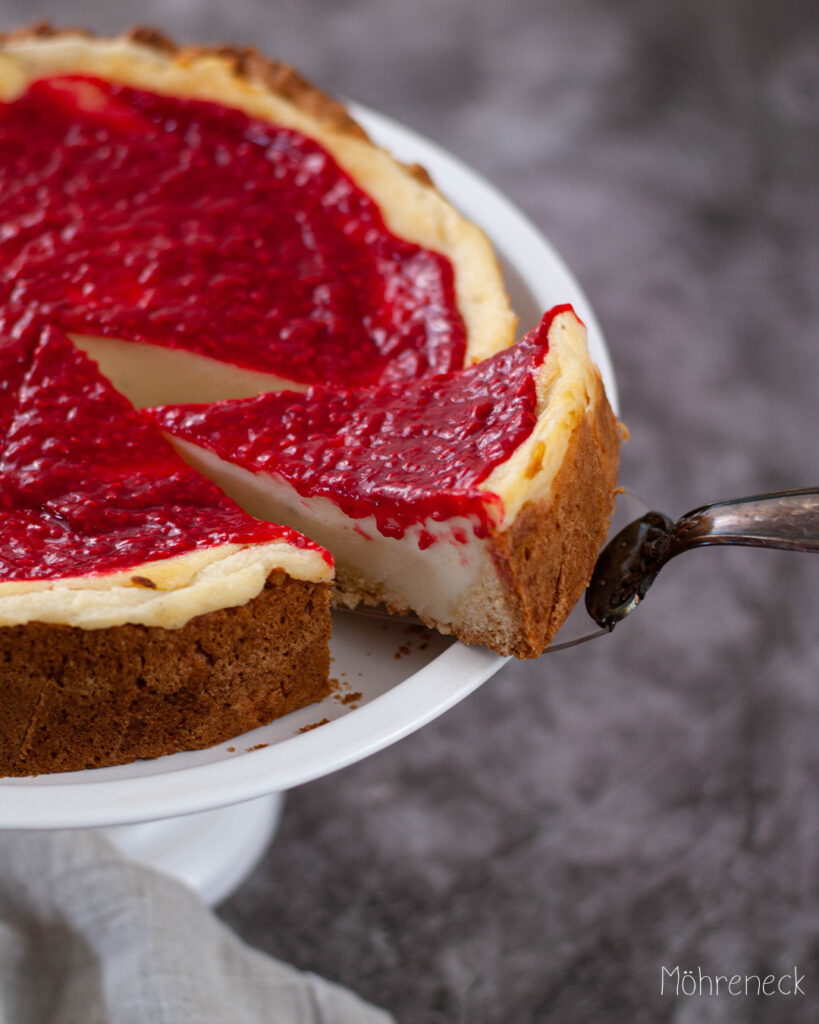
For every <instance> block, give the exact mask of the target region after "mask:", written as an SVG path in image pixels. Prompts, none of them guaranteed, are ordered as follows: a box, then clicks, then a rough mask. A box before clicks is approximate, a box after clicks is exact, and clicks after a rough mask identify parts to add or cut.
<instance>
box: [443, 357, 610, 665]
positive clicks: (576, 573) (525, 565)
mask: <svg viewBox="0 0 819 1024" xmlns="http://www.w3.org/2000/svg"><path fill="white" fill-rule="evenodd" d="M619 441H620V434H619V430H618V425H617V421H616V420H615V418H614V415H613V413H612V411H611V407H610V406H609V403H608V401H607V399H606V396H605V392H604V390H603V384H602V381H601V380H600V378H599V375H598V377H597V392H596V394H594V395H593V396H592V400H591V403H590V406H589V412H588V415H587V416H586V417H584V419H583V420H582V421H581V423H580V424H579V426H577V427H576V428H575V430H574V433H573V434H572V436H571V438H570V440H569V447H568V451H567V454H566V457H565V458H564V460H563V464H562V466H561V468H560V470H559V471H558V474H557V476H556V477H555V479H554V482H553V484H552V492H551V495H550V496H549V497H547V498H539V499H536V500H535V501H532V502H527V503H526V504H525V505H524V506H523V509H522V510H521V512H520V513H519V515H518V516H516V518H515V521H514V523H513V525H512V526H511V528H510V529H509V530H507V531H505V532H503V533H496V534H494V536H493V538H492V539H493V545H494V558H495V564H496V565H497V567H498V572H499V576H500V579H501V581H502V585H503V587H504V590H505V595H506V599H507V601H508V605H509V611H510V615H509V620H510V621H511V622H513V623H514V624H515V629H514V630H508V631H506V634H505V635H504V633H503V632H502V631H499V632H498V633H497V635H495V636H493V637H491V638H487V637H486V636H485V635H484V637H483V638H482V639H480V640H479V639H478V637H477V636H474V637H471V636H469V635H466V634H467V633H468V629H467V630H465V631H464V636H463V639H465V640H467V641H469V640H473V642H481V643H488V644H489V646H490V647H492V649H493V650H496V651H498V652H499V653H500V654H513V655H515V657H516V658H537V657H538V656H539V655H541V654H542V653H543V651H544V650H545V649H546V648H547V647H548V645H549V644H550V643H551V641H552V639H553V637H554V635H555V633H557V631H558V629H560V627H561V626H562V625H563V622H564V621H565V619H566V617H567V616H568V614H569V612H570V611H571V610H572V608H573V607H574V605H575V604H576V603H577V601H578V600H579V598H580V597H581V595H582V594H583V591H584V590H585V589H586V586H587V585H588V582H589V579H590V578H591V574H592V570H593V569H594V564H595V561H596V560H597V555H598V553H599V551H600V549H601V547H602V546H603V542H604V540H605V539H606V533H607V530H608V523H609V518H610V516H611V513H612V511H613V509H614V498H615V487H616V485H617V466H618V451H619ZM476 632H478V631H476Z"/></svg>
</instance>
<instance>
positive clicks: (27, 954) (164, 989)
mask: <svg viewBox="0 0 819 1024" xmlns="http://www.w3.org/2000/svg"><path fill="white" fill-rule="evenodd" d="M392 1021H393V1019H392V1017H390V1016H389V1014H387V1013H384V1012H383V1011H381V1010H378V1009H375V1008H374V1007H372V1006H370V1005H369V1004H367V1003H364V1002H363V1001H362V1000H361V999H359V998H358V996H356V995H354V994H353V993H351V992H349V991H347V990H346V989H343V988H341V987H340V986H338V985H334V984H332V983H331V982H329V981H325V980H324V979H322V978H319V977H316V976H315V975H313V974H307V973H303V972H301V971H297V970H295V969H294V968H293V967H289V966H287V965H286V964H283V963H280V962H279V961H277V960H274V959H272V958H271V957H268V956H266V955H264V954H262V953H261V952H259V951H258V950H255V949H252V948H251V947H250V946H247V945H245V944H244V943H243V942H242V941H241V940H240V939H238V938H237V937H236V936H235V935H234V934H233V933H232V932H231V931H230V929H229V928H228V927H227V926H226V925H225V924H223V923H222V922H221V921H220V920H219V919H218V918H217V917H216V916H215V915H214V914H213V913H212V912H211V911H210V910H209V909H208V908H207V907H206V906H205V905H204V903H202V901H201V900H200V899H199V897H198V896H197V895H196V894H195V893H194V892H192V891H191V890H190V889H188V888H187V887H186V886H185V885H183V884H182V883H181V882H177V881H175V880H174V879H172V878H170V877H167V876H165V875H162V874H160V873H158V872H155V871H152V870H150V869H149V868H145V867H141V866H139V865H137V864H135V863H133V862H131V861H128V860H127V859H126V858H125V857H124V856H123V855H122V854H120V853H119V852H118V851H117V850H115V849H114V847H113V846H112V845H111V844H110V843H109V842H108V840H107V839H105V837H104V836H102V835H100V834H99V833H98V832H94V831H66V832H0V1024H262V1022H264V1024H392Z"/></svg>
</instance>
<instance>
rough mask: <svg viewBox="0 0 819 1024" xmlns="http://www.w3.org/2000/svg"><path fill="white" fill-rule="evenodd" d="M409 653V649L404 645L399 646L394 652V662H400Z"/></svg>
mask: <svg viewBox="0 0 819 1024" xmlns="http://www.w3.org/2000/svg"><path fill="white" fill-rule="evenodd" d="M409 652H410V649H409V647H407V645H406V644H401V646H400V647H399V648H398V650H397V651H396V652H395V660H396V661H400V660H401V659H402V658H405V657H406V656H407V655H408V654H409Z"/></svg>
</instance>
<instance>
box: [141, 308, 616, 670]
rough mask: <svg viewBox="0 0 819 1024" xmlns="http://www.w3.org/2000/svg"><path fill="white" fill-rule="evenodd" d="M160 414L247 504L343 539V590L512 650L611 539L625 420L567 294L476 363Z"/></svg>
mask: <svg viewBox="0 0 819 1024" xmlns="http://www.w3.org/2000/svg"><path fill="white" fill-rule="evenodd" d="M151 412H152V415H153V417H154V419H155V421H156V423H157V425H158V426H159V427H161V428H162V430H163V431H164V432H165V433H166V434H167V436H168V437H169V438H170V440H171V441H173V443H174V445H175V446H176V447H177V449H178V451H179V452H180V454H181V455H182V456H183V457H184V458H185V459H186V460H187V461H188V462H189V463H191V465H193V466H195V467H196V468H197V469H198V470H199V471H200V472H202V473H203V474H204V475H206V476H208V477H209V478H210V479H211V480H214V481H216V482H217V483H218V484H219V486H220V487H221V488H222V489H223V490H225V491H226V493H228V494H230V495H231V496H232V497H234V498H235V499H236V500H237V501H238V502H239V503H240V504H241V505H242V506H243V507H244V508H246V509H248V510H250V511H251V512H253V514H254V515H255V516H258V517H260V518H263V519H267V520H272V521H273V522H277V523H286V524H288V525H289V526H291V527H294V528H295V529H298V530H300V531H302V532H304V533H306V534H308V535H309V536H311V537H313V538H314V539H316V540H317V541H319V542H320V543H321V544H322V545H323V546H325V547H327V548H328V549H329V550H330V551H332V553H333V556H334V558H335V560H336V566H337V578H336V584H335V595H336V599H337V600H338V601H339V602H340V603H342V604H345V605H348V606H350V607H355V605H357V604H358V603H360V602H365V603H383V604H385V605H386V606H387V607H388V608H389V609H390V610H392V611H395V612H414V613H415V614H416V615H418V616H419V617H420V618H421V619H422V620H423V621H424V622H425V623H427V624H428V625H429V626H432V627H434V628H436V629H438V630H439V631H441V632H443V633H454V634H455V635H456V636H458V637H459V638H460V639H462V640H465V641H467V642H471V643H482V644H486V645H488V646H489V647H491V648H492V649H493V650H495V651H498V652H499V653H501V654H514V655H516V656H517V657H537V656H538V655H539V654H541V653H542V652H543V650H544V649H545V648H546V646H547V645H548V644H549V642H550V641H551V639H552V637H553V636H554V633H555V632H556V631H557V629H558V628H559V626H560V624H561V623H562V622H563V620H564V619H565V617H566V615H567V614H568V612H569V610H570V609H571V608H572V606H573V605H574V603H575V602H576V601H577V599H578V597H579V596H580V594H581V593H582V591H583V590H584V589H585V586H586V582H587V580H588V576H589V574H590V573H591V570H592V568H593V563H594V558H595V555H596V552H597V551H598V550H599V548H600V547H601V545H602V542H603V540H604V538H605V531H606V523H607V517H608V514H609V511H610V495H611V493H612V491H613V489H614V486H615V482H616V461H615V460H614V458H613V457H612V455H611V453H612V452H615V451H616V448H617V436H616V427H615V424H614V420H613V418H612V416H611V413H610V411H609V409H608V404H607V402H606V401H605V396H604V392H603V388H602V384H601V382H600V377H599V374H598V373H597V371H596V370H595V368H594V366H593V364H592V363H591V361H590V359H589V356H588V350H587V347H586V332H585V329H584V327H583V324H582V323H581V322H580V320H579V319H578V318H577V316H576V315H575V313H574V311H573V310H572V309H571V307H568V306H563V307H556V308H555V309H553V310H551V311H550V312H549V313H547V314H546V315H545V316H544V318H543V320H542V322H541V323H540V325H539V326H538V327H537V328H535V329H534V330H532V331H531V332H530V333H529V334H528V335H527V336H526V337H525V338H524V339H523V340H522V341H520V342H519V343H518V344H517V345H514V346H512V347H511V348H508V349H505V350H503V351H501V352H499V353H497V354H496V355H494V356H491V357H490V358H488V359H486V360H483V361H482V362H480V363H478V364H476V365H475V366H472V367H469V368H466V369H463V370H457V371H452V372H450V373H446V374H439V375H432V376H428V377H424V378H422V379H420V380H416V381H411V382H401V383H389V384H384V385H381V386H380V387H376V388H371V389H367V390H361V389H358V390H338V389H328V388H322V387H318V386H314V387H312V388H311V389H310V390H309V391H308V392H306V393H299V392H292V391H284V392H278V393H271V394H265V395H261V396H259V397H257V398H251V399H237V400H233V401H226V402H217V403H211V404H208V405H177V406H166V407H163V408H158V409H155V410H152V411H151ZM577 466H582V468H583V473H582V476H579V475H578V472H577V469H576V467H577Z"/></svg>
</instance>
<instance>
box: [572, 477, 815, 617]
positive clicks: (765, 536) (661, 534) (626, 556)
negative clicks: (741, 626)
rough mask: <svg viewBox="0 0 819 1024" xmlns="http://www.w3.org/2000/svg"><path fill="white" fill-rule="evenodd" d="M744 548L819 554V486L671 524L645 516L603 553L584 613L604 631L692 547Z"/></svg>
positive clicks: (723, 504) (706, 510)
mask: <svg viewBox="0 0 819 1024" xmlns="http://www.w3.org/2000/svg"><path fill="white" fill-rule="evenodd" d="M715 544H743V545H749V546H751V547H763V548H781V549H784V550H787V551H806V552H819V487H806V488H803V489H801V490H793V491H776V492H772V493H770V494H758V495H753V496H751V497H748V498H738V499H736V500H734V501H717V502H714V503H713V504H711V505H704V506H702V507H701V508H697V509H694V510H693V511H692V512H687V513H686V514H685V515H684V516H682V517H681V518H680V519H678V520H677V521H676V522H673V521H672V520H671V519H669V517H668V516H666V515H663V513H662V512H647V513H646V514H645V515H643V516H641V517H640V518H639V519H635V520H634V521H633V522H631V523H629V525H628V526H626V527H625V529H623V530H621V531H620V532H619V533H618V534H617V535H616V536H615V537H614V539H613V540H612V541H610V542H609V543H608V544H607V545H606V547H605V548H604V549H603V551H602V553H601V554H600V557H599V558H598V560H597V564H596V566H595V568H594V573H593V574H592V578H591V582H590V583H589V586H588V588H587V590H586V610H587V612H588V613H589V615H590V616H591V617H592V618H593V619H594V621H595V622H596V623H597V624H598V625H599V626H601V627H603V628H605V629H609V630H611V629H613V628H614V627H615V625H616V624H617V623H618V622H620V621H621V620H622V619H624V618H625V617H626V616H627V615H628V614H629V613H630V612H632V611H633V610H634V609H635V608H636V607H637V605H638V604H639V603H640V601H642V599H643V598H644V597H645V595H646V593H647V592H648V589H649V587H650V586H651V584H652V583H653V582H654V580H655V579H656V578H657V574H658V573H659V571H660V569H662V567H663V566H664V565H665V564H666V563H667V562H669V561H670V560H671V559H672V558H674V557H676V556H677V555H679V554H681V553H682V552H683V551H690V550H691V548H696V547H704V546H710V545H715Z"/></svg>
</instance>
